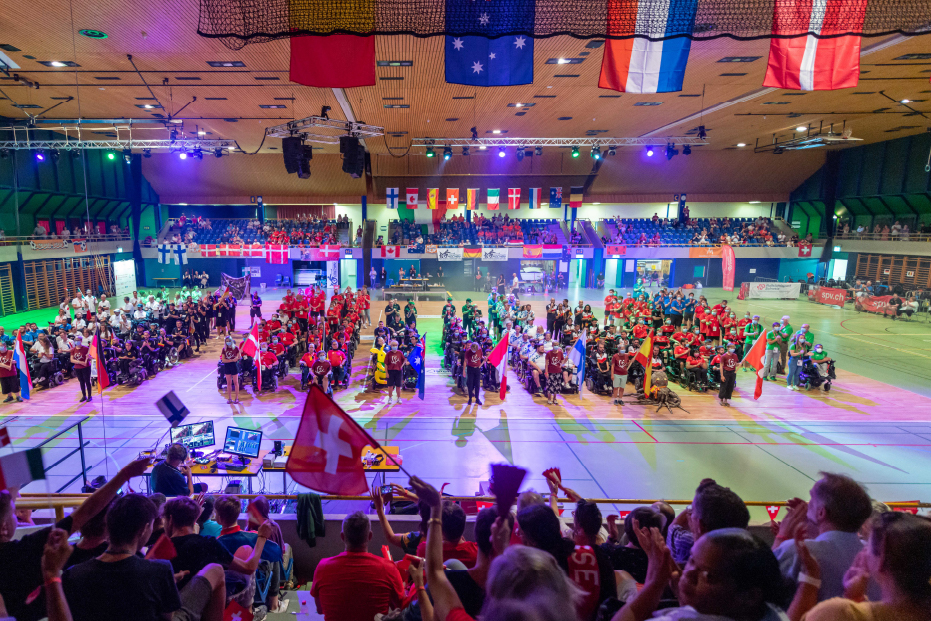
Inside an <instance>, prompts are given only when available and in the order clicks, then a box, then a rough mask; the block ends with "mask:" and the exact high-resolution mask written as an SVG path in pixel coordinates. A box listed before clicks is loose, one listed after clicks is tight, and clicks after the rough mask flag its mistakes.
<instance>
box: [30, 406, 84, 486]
mask: <svg viewBox="0 0 931 621" xmlns="http://www.w3.org/2000/svg"><path fill="white" fill-rule="evenodd" d="M89 420H90V417H89V416H85V417H84V418H82V419H81V420H79V421H78V422H76V423H72V424H71V425H68V426H67V427H65V428H64V429H62V430H61V431H59V432H58V433H56V434H55V435H53V436H52V437H50V438H47V439H45V440H44V441H42V442H40V443H39V444H37V445H36V446H34V447H32V448H34V449H37V448H42V447H43V446H45V445H46V444H48V443H49V442H52V441H53V440H56V439H58V438H59V437H61V436H62V435H64V434H66V433H68V432H69V431H71V430H72V429H74V428H75V427H77V428H78V446H77V448H75V449H73V450H72V451H71V452H70V453H68V454H67V455H65V456H64V457H62V458H61V459H59V460H58V461H56V462H55V463H54V464H52V465H50V466H45V468H44V470H43V472H45V474H48V471H49V470H51V469H52V468H54V467H56V466H58V465H60V464H61V463H62V462H64V461H65V460H66V459H68V458H69V457H71V456H72V455H74V454H75V453H80V454H81V472H79V473H78V474H76V475H75V476H74V477H72V478H71V480H69V481H68V482H67V483H65V484H64V485H62V486H61V487H59V488H58V489H57V490H56V491H55V493H56V494H59V493H61V490H63V489H65V488H67V487H68V486H69V485H71V484H72V483H74V482H75V481H77V480H78V479H84V475H85V474H87V462H86V461H85V458H84V447H85V446H87V445H89V444H90V442H89V441H88V442H85V441H84V431H83V430H82V429H81V425H82V424H83V423H86V422H87V421H89Z"/></svg>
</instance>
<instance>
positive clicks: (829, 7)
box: [763, 0, 867, 91]
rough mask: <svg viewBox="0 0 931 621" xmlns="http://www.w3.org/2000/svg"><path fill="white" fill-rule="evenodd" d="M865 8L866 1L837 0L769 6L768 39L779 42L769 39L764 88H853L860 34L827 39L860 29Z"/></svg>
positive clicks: (790, 1) (795, 0) (857, 74)
mask: <svg viewBox="0 0 931 621" xmlns="http://www.w3.org/2000/svg"><path fill="white" fill-rule="evenodd" d="M866 5H867V0H855V1H854V2H844V3H843V4H841V2H839V1H838V0H819V1H816V2H812V1H811V0H807V1H803V0H786V1H780V2H776V3H774V5H773V6H774V8H773V35H781V38H780V37H779V36H774V37H773V38H772V39H770V42H769V62H768V63H767V66H766V78H765V79H764V80H763V86H772V87H775V88H786V89H792V90H802V91H828V90H836V89H841V88H851V87H854V86H856V85H857V81H858V80H859V77H860V35H858V34H850V35H844V36H834V37H830V36H829V35H838V34H840V33H844V32H850V31H859V30H860V29H862V27H863V20H864V17H865V16H866ZM806 33H807V34H806ZM792 35H795V36H792ZM802 35H804V36H802ZM817 35H821V37H820V38H819V37H818V36H817ZM825 37H828V38H825Z"/></svg>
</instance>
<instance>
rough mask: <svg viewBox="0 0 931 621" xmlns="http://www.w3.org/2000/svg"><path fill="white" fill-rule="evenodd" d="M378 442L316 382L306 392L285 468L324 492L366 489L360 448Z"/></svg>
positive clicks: (332, 492)
mask: <svg viewBox="0 0 931 621" xmlns="http://www.w3.org/2000/svg"><path fill="white" fill-rule="evenodd" d="M365 446H371V447H372V448H375V449H378V448H381V447H380V446H379V445H378V442H376V441H375V440H373V439H372V437H371V436H370V435H369V434H368V432H366V431H365V430H364V429H363V428H362V427H360V426H359V424H358V423H357V422H356V421H354V420H353V419H352V417H351V416H349V415H348V414H346V413H345V412H344V411H343V410H341V409H340V407H339V406H338V405H336V403H334V402H333V400H332V399H330V398H329V397H328V396H327V395H326V393H324V392H323V390H322V389H321V388H320V387H319V386H317V385H316V384H314V385H312V386H311V387H310V390H309V391H308V392H307V400H306V401H305V402H304V411H303V413H302V414H301V424H300V426H299V427H298V428H297V435H296V436H295V438H294V445H293V446H292V447H291V453H290V455H288V463H287V465H286V466H285V470H286V471H287V473H288V474H289V475H290V476H291V478H292V479H294V480H295V481H296V482H297V483H300V484H301V485H303V486H304V487H307V488H310V489H312V490H314V491H317V492H323V493H325V494H344V495H355V494H364V493H366V492H367V491H368V483H367V482H366V480H365V471H364V470H363V469H362V448H363V447H365Z"/></svg>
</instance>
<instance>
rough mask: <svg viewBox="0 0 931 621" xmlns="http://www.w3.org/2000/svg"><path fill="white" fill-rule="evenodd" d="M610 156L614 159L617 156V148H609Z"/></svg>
mask: <svg viewBox="0 0 931 621" xmlns="http://www.w3.org/2000/svg"><path fill="white" fill-rule="evenodd" d="M608 155H610V156H612V157H613V156H615V155H617V147H608Z"/></svg>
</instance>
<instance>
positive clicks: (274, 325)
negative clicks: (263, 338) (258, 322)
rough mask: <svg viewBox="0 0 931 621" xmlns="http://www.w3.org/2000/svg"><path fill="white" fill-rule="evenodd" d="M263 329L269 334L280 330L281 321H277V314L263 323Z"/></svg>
mask: <svg viewBox="0 0 931 621" xmlns="http://www.w3.org/2000/svg"><path fill="white" fill-rule="evenodd" d="M265 329H266V330H268V331H269V332H271V333H275V332H277V331H278V330H280V329H281V320H280V319H278V313H273V314H272V318H271V319H269V320H268V321H266V322H265Z"/></svg>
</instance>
